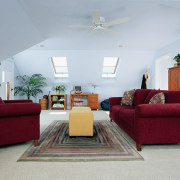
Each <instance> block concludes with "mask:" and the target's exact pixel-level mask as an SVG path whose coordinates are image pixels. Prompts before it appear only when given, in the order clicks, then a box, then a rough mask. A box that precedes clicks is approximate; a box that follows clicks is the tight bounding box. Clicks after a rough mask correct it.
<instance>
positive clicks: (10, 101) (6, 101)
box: [4, 99, 32, 103]
mask: <svg viewBox="0 0 180 180" xmlns="http://www.w3.org/2000/svg"><path fill="white" fill-rule="evenodd" d="M4 103H32V100H29V99H22V100H5V101H4Z"/></svg>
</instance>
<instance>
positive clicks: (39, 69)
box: [14, 50, 154, 102]
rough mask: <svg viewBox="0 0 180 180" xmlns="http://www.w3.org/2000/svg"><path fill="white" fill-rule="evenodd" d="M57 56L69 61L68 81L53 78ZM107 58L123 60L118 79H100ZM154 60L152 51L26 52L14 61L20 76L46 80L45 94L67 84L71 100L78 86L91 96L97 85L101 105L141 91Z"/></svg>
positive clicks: (18, 55)
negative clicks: (134, 91)
mask: <svg viewBox="0 0 180 180" xmlns="http://www.w3.org/2000/svg"><path fill="white" fill-rule="evenodd" d="M55 56H66V57H67V61H68V71H69V78H68V80H65V79H63V80H60V79H55V78H54V76H53V70H52V69H51V64H50V63H51V62H50V58H51V57H55ZM106 56H118V57H119V58H120V63H119V65H118V68H117V77H116V78H115V79H102V78H101V74H102V66H103V58H104V57H106ZM153 56H154V53H153V52H152V51H127V50H119V51H105V50H101V51H100V50H99V51H96V50H63V51H60V50H57V51H55V50H49V51H48V50H46V51H43V50H26V51H24V52H22V53H19V54H17V55H16V56H14V61H15V65H16V67H17V70H18V72H19V73H20V75H25V74H26V75H32V74H34V73H40V74H42V75H43V76H45V77H46V78H47V84H48V85H47V87H46V88H44V94H48V92H49V91H52V87H53V86H54V85H56V84H64V85H65V86H66V87H67V90H66V93H67V94H68V96H69V92H70V90H71V89H73V86H75V85H80V86H82V90H83V91H84V92H90V93H92V92H93V87H92V85H93V84H95V85H97V88H96V93H99V94H100V96H99V100H100V102H101V101H102V100H104V99H106V98H109V97H112V96H121V95H122V94H123V92H124V91H125V90H128V89H133V88H136V89H137V88H140V87H141V82H142V75H143V74H144V73H145V70H146V68H148V69H149V68H150V65H151V63H152V60H153ZM39 98H42V95H39V96H38V97H37V98H36V99H35V101H36V102H37V101H38V99H39Z"/></svg>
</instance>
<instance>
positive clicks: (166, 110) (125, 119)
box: [109, 89, 180, 151]
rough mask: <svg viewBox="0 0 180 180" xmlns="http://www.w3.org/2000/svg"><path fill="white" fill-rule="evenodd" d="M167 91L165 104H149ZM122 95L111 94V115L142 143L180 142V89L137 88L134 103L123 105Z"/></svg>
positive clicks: (135, 139)
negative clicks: (159, 94) (112, 95)
mask: <svg viewBox="0 0 180 180" xmlns="http://www.w3.org/2000/svg"><path fill="white" fill-rule="evenodd" d="M160 92H163V93H164V95H165V104H149V101H150V99H151V98H152V97H153V96H154V95H155V94H157V93H160ZM121 99H122V97H111V98H109V106H110V118H111V121H112V120H113V121H114V122H115V123H116V124H117V125H118V126H119V127H120V128H121V129H123V130H124V131H125V132H126V133H127V134H128V135H129V136H130V137H131V138H132V139H133V140H134V141H135V142H136V146H137V150H138V151H141V145H142V144H169V143H180V91H165V90H151V89H137V90H136V92H135V96H134V100H133V106H125V105H120V103H121Z"/></svg>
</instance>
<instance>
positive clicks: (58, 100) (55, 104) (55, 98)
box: [49, 94, 66, 110]
mask: <svg viewBox="0 0 180 180" xmlns="http://www.w3.org/2000/svg"><path fill="white" fill-rule="evenodd" d="M49 109H50V110H51V109H64V110H66V94H50V95H49Z"/></svg>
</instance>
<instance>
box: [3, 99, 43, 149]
mask: <svg viewBox="0 0 180 180" xmlns="http://www.w3.org/2000/svg"><path fill="white" fill-rule="evenodd" d="M0 99H1V98H0ZM40 112H41V107H40V104H37V103H32V101H31V100H7V101H2V100H0V145H7V144H13V143H18V142H25V141H29V140H35V146H38V139H39V136H40Z"/></svg>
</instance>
